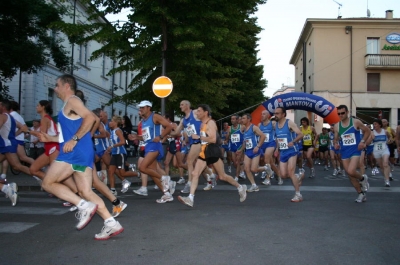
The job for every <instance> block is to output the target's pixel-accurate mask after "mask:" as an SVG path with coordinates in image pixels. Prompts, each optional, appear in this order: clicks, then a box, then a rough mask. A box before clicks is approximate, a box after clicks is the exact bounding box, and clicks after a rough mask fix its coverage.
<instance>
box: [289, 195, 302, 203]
mask: <svg viewBox="0 0 400 265" xmlns="http://www.w3.org/2000/svg"><path fill="white" fill-rule="evenodd" d="M290 201H291V202H301V201H303V196H301V194H295V195H294V197H293V198H292V199H291V200H290Z"/></svg>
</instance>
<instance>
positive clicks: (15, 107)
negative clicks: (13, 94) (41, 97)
mask: <svg viewBox="0 0 400 265" xmlns="http://www.w3.org/2000/svg"><path fill="white" fill-rule="evenodd" d="M10 109H12V110H13V111H19V110H20V108H19V104H18V102H16V101H10Z"/></svg>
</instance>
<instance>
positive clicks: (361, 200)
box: [355, 192, 367, 203]
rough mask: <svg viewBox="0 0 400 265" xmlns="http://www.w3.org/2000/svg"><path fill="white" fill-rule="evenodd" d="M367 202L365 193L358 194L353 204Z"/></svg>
mask: <svg viewBox="0 0 400 265" xmlns="http://www.w3.org/2000/svg"><path fill="white" fill-rule="evenodd" d="M365 201H367V195H366V194H365V193H362V192H361V193H359V194H358V197H357V199H355V202H357V203H361V202H365Z"/></svg>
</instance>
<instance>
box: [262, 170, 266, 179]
mask: <svg viewBox="0 0 400 265" xmlns="http://www.w3.org/2000/svg"><path fill="white" fill-rule="evenodd" d="M266 176H267V172H265V171H263V172H261V176H260V179H265V178H266Z"/></svg>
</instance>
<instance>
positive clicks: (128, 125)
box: [122, 115, 132, 128]
mask: <svg viewBox="0 0 400 265" xmlns="http://www.w3.org/2000/svg"><path fill="white" fill-rule="evenodd" d="M122 118H123V119H124V120H125V123H124V126H125V127H129V128H132V122H131V119H129V117H128V116H126V115H125V116H124V117H122Z"/></svg>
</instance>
